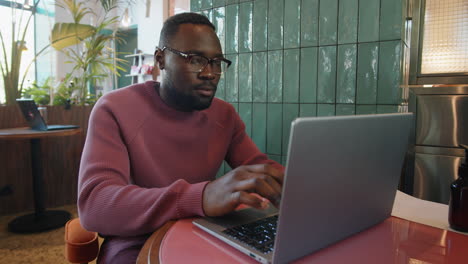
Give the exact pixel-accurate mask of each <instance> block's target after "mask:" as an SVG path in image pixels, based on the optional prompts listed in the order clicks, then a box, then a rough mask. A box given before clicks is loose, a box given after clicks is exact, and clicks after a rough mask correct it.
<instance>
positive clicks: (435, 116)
mask: <svg viewBox="0 0 468 264" xmlns="http://www.w3.org/2000/svg"><path fill="white" fill-rule="evenodd" d="M409 91H410V93H409V105H408V108H409V111H410V112H413V113H415V115H416V120H415V135H414V148H413V159H414V164H412V165H414V170H413V166H411V169H412V170H413V175H412V177H410V178H411V181H412V182H411V181H410V183H411V184H410V188H409V189H410V192H412V195H413V196H415V197H418V198H421V199H425V200H429V201H434V202H438V203H445V204H447V203H448V201H449V198H450V183H451V182H452V181H454V180H455V179H456V178H457V177H458V176H457V172H458V167H459V165H460V162H462V161H463V157H464V151H463V149H462V148H460V144H468V85H432V86H427V85H426V86H415V87H411V88H410V90H409Z"/></svg>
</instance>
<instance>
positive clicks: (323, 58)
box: [317, 46, 336, 103]
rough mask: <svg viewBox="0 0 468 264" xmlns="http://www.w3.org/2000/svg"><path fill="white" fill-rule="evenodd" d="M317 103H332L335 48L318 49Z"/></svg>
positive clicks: (333, 98)
mask: <svg viewBox="0 0 468 264" xmlns="http://www.w3.org/2000/svg"><path fill="white" fill-rule="evenodd" d="M318 53H319V54H318V56H319V57H318V81H317V102H319V103H334V102H335V89H336V46H325V47H319V52H318Z"/></svg>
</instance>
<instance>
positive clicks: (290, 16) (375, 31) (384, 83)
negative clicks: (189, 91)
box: [191, 0, 408, 175]
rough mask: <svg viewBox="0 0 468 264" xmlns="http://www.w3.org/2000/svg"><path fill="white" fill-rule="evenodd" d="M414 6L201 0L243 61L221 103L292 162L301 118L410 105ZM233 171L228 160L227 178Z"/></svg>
mask: <svg viewBox="0 0 468 264" xmlns="http://www.w3.org/2000/svg"><path fill="white" fill-rule="evenodd" d="M407 5H408V3H407V0H345V1H343V0H341V1H340V0H255V1H254V0H192V1H191V8H192V11H196V12H199V13H201V14H204V15H206V16H207V17H208V18H209V19H210V20H211V21H212V22H213V24H214V25H215V26H216V32H217V34H218V36H219V37H220V41H221V45H222V47H223V50H224V53H225V54H226V57H227V58H228V59H230V60H232V61H233V64H232V66H231V68H230V69H229V71H228V72H227V73H226V74H225V75H224V76H223V77H222V79H221V81H220V84H219V87H218V92H217V97H219V98H221V99H223V100H226V101H227V102H229V103H231V104H232V105H233V106H234V107H235V108H236V110H237V111H238V112H239V115H240V116H241V118H242V120H244V122H245V125H246V130H247V133H248V134H249V135H250V136H251V137H252V139H253V140H254V141H255V143H256V144H257V146H258V147H259V149H260V150H261V151H263V152H265V153H267V154H268V156H269V157H270V158H272V159H274V160H276V161H279V162H282V163H284V161H285V160H286V154H287V149H288V141H289V133H290V126H291V121H292V120H294V118H296V117H300V116H301V117H304V116H332V115H356V114H357V115H360V114H377V113H392V112H398V111H399V109H402V107H401V104H402V99H401V97H402V94H401V92H400V88H399V85H400V84H401V83H402V80H403V79H405V78H404V77H403V75H404V73H402V70H401V69H402V61H403V58H404V56H403V55H402V54H403V53H404V52H406V50H407V46H408V44H407V43H406V39H405V37H404V36H405V34H404V31H405V26H404V25H405V23H404V22H405V21H404V19H405V14H406V6H407ZM228 170H229V166H227V165H226V164H223V166H222V168H221V170H220V172H219V173H218V175H222V173H224V172H225V171H228Z"/></svg>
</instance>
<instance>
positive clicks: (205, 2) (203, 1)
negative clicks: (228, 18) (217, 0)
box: [200, 0, 213, 10]
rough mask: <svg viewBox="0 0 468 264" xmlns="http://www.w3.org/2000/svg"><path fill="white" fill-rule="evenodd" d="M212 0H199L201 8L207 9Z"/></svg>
mask: <svg viewBox="0 0 468 264" xmlns="http://www.w3.org/2000/svg"><path fill="white" fill-rule="evenodd" d="M212 4H213V3H212V0H201V5H200V7H201V9H202V10H204V9H208V8H211V7H212Z"/></svg>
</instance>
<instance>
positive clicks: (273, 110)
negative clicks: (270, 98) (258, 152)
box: [266, 104, 283, 155]
mask: <svg viewBox="0 0 468 264" xmlns="http://www.w3.org/2000/svg"><path fill="white" fill-rule="evenodd" d="M281 116H283V105H282V104H268V105H267V151H266V152H267V153H268V154H274V155H281V138H282V137H281V136H282V135H281V134H282V133H281V132H282V126H283V120H282V118H278V117H281Z"/></svg>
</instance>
